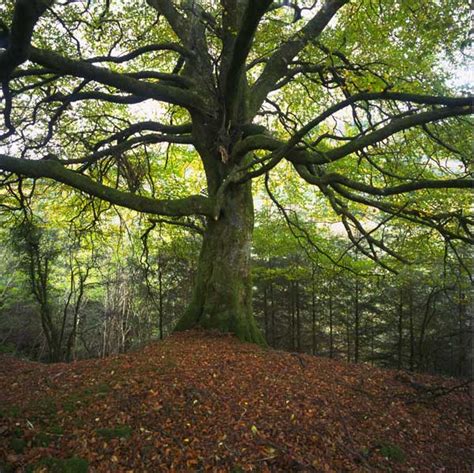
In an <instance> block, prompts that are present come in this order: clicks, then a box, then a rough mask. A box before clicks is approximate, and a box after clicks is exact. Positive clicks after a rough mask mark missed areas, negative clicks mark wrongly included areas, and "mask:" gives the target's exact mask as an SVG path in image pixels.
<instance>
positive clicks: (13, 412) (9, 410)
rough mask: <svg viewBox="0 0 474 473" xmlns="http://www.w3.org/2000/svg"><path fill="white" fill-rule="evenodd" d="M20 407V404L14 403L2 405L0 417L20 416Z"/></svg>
mask: <svg viewBox="0 0 474 473" xmlns="http://www.w3.org/2000/svg"><path fill="white" fill-rule="evenodd" d="M21 412H22V411H21V408H20V406H15V405H13V404H12V405H11V406H3V407H2V408H1V409H0V419H1V418H4V419H6V418H11V417H20V416H21Z"/></svg>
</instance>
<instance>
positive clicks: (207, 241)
mask: <svg viewBox="0 0 474 473" xmlns="http://www.w3.org/2000/svg"><path fill="white" fill-rule="evenodd" d="M253 220H254V213H253V201H252V192H251V184H250V183H248V184H244V185H240V186H233V187H229V189H228V190H227V192H226V195H225V198H224V203H223V208H222V212H221V215H220V217H219V219H218V220H215V221H213V220H209V222H208V225H207V228H206V231H205V233H204V239H203V244H202V248H201V254H200V256H199V263H198V271H197V277H196V282H195V287H194V290H193V296H192V300H191V303H190V305H189V307H188V309H187V311H186V312H185V314H184V316H183V317H182V318H181V320H180V321H179V322H178V324H177V326H176V329H175V330H178V331H179V330H187V329H190V328H194V327H202V328H205V329H216V330H219V331H221V332H231V333H234V334H236V335H237V336H238V337H239V338H240V339H241V340H245V341H249V342H255V343H260V344H264V343H265V339H264V337H263V335H262V334H261V332H260V330H259V328H258V326H257V324H256V322H255V319H254V318H253V314H252V282H251V274H250V249H251V242H252V231H253Z"/></svg>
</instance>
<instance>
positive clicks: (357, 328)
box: [354, 278, 360, 363]
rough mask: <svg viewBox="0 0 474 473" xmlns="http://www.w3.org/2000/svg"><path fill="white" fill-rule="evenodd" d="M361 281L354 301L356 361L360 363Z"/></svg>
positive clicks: (357, 280)
mask: <svg viewBox="0 0 474 473" xmlns="http://www.w3.org/2000/svg"><path fill="white" fill-rule="evenodd" d="M359 290H360V287H359V279H358V278H357V279H356V284H355V300H354V316H355V317H354V318H355V334H354V335H355V337H354V361H355V362H356V363H358V362H359V345H360V306H359Z"/></svg>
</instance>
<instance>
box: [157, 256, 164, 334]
mask: <svg viewBox="0 0 474 473" xmlns="http://www.w3.org/2000/svg"><path fill="white" fill-rule="evenodd" d="M163 315H164V314H163V269H162V267H161V261H160V263H159V267H158V326H159V330H160V340H163Z"/></svg>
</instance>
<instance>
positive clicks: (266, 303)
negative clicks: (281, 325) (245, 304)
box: [263, 282, 269, 340]
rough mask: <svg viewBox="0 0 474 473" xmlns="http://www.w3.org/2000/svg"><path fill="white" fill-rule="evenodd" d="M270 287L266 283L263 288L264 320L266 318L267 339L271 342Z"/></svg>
mask: <svg viewBox="0 0 474 473" xmlns="http://www.w3.org/2000/svg"><path fill="white" fill-rule="evenodd" d="M267 293H268V287H267V283H266V282H265V285H264V286H263V318H264V324H265V338H266V339H267V340H269V330H268V326H269V317H268V295H267Z"/></svg>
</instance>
